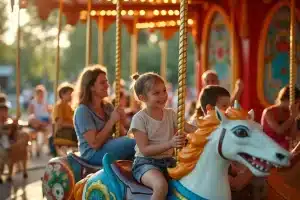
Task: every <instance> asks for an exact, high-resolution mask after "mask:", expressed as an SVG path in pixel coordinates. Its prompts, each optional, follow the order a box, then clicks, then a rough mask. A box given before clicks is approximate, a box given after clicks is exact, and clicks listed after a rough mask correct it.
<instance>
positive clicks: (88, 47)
mask: <svg viewBox="0 0 300 200" xmlns="http://www.w3.org/2000/svg"><path fill="white" fill-rule="evenodd" d="M91 10H92V0H88V2H87V12H88V15H87V20H86V51H85V59H86V60H85V66H89V65H90V64H91V52H92V45H91V44H92V41H91V40H92V19H91Z"/></svg>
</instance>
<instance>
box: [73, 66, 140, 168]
mask: <svg viewBox="0 0 300 200" xmlns="http://www.w3.org/2000/svg"><path fill="white" fill-rule="evenodd" d="M108 88H109V84H108V80H107V72H106V68H104V67H103V66H100V65H94V66H88V67H85V69H84V70H83V71H82V72H81V74H80V75H79V77H78V80H77V84H76V88H75V91H74V93H75V94H74V106H75V113H74V127H75V131H76V135H77V138H78V141H79V152H80V156H81V157H82V158H84V159H85V160H87V161H88V162H89V163H90V164H93V165H101V164H102V158H103V156H104V155H105V154H106V153H110V154H112V155H113V156H114V157H115V158H116V159H120V160H124V159H132V158H133V156H134V146H135V140H134V139H130V138H128V137H125V136H123V137H118V138H114V137H113V134H114V126H115V125H116V123H117V122H119V121H120V122H122V121H124V118H125V117H126V116H125V112H124V109H123V108H121V107H116V108H114V107H113V105H112V104H110V103H109V102H107V101H106V100H105V99H106V97H108ZM124 131H125V129H124V125H123V124H122V123H121V124H120V134H121V135H125V133H124Z"/></svg>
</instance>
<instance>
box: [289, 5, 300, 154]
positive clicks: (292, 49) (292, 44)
mask: <svg viewBox="0 0 300 200" xmlns="http://www.w3.org/2000/svg"><path fill="white" fill-rule="evenodd" d="M295 12H296V10H295V0H291V13H290V14H291V16H290V106H292V105H293V104H295V82H296V67H297V63H296V30H295V24H296V18H295V15H296V14H295ZM295 142H296V141H293V140H291V142H290V145H291V147H293V146H294V145H295ZM298 146H299V143H298V144H297V145H296V147H295V148H294V149H293V150H292V152H293V151H295V150H296V149H297V148H298Z"/></svg>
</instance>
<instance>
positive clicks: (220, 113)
mask: <svg viewBox="0 0 300 200" xmlns="http://www.w3.org/2000/svg"><path fill="white" fill-rule="evenodd" d="M215 111H216V115H217V118H218V119H219V120H220V122H222V123H225V122H226V121H227V118H226V116H225V115H224V114H223V112H222V111H221V110H219V109H218V108H217V106H216V107H215Z"/></svg>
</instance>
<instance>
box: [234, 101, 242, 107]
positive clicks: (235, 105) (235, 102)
mask: <svg viewBox="0 0 300 200" xmlns="http://www.w3.org/2000/svg"><path fill="white" fill-rule="evenodd" d="M233 108H235V109H241V105H240V104H239V102H238V100H234V106H233Z"/></svg>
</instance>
